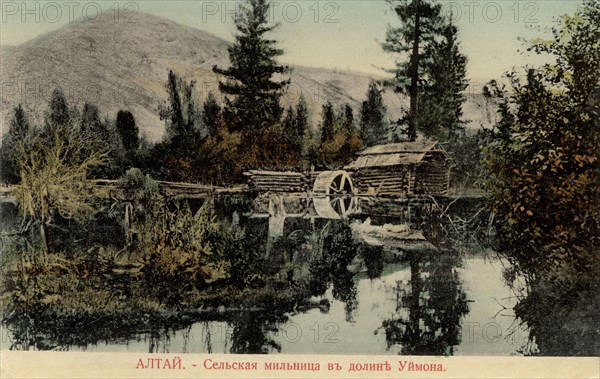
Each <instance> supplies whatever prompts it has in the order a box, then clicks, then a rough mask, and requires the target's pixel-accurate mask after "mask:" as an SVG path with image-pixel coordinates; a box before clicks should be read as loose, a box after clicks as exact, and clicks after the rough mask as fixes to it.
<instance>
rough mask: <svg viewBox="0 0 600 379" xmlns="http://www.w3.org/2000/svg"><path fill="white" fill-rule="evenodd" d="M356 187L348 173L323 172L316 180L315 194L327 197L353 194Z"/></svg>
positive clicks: (340, 171) (339, 171)
mask: <svg viewBox="0 0 600 379" xmlns="http://www.w3.org/2000/svg"><path fill="white" fill-rule="evenodd" d="M353 191H354V186H353V185H352V179H351V178H350V175H348V173H347V172H346V171H342V170H338V171H323V172H321V173H320V174H319V175H318V176H317V177H316V179H315V184H314V185H313V192H314V193H316V194H326V195H332V194H333V195H344V194H346V195H348V194H352V192H353Z"/></svg>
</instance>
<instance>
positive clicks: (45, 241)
mask: <svg viewBox="0 0 600 379" xmlns="http://www.w3.org/2000/svg"><path fill="white" fill-rule="evenodd" d="M47 222H48V220H47V217H46V215H45V214H42V217H41V219H40V237H41V238H42V247H43V249H44V253H46V254H47V253H48V251H49V248H48V225H47V224H46V223H47Z"/></svg>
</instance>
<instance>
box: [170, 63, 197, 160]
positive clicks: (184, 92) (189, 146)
mask: <svg viewBox="0 0 600 379" xmlns="http://www.w3.org/2000/svg"><path fill="white" fill-rule="evenodd" d="M195 85H196V82H195V81H193V80H192V81H191V82H190V83H189V84H188V83H186V82H185V81H184V80H183V79H182V78H181V77H179V76H178V75H177V74H176V73H174V72H173V71H172V70H169V75H168V80H167V84H166V88H167V93H168V94H169V100H168V105H166V106H165V105H163V106H161V107H160V109H159V115H160V117H161V119H162V120H165V137H164V138H165V143H166V144H167V145H168V146H169V148H170V149H172V150H173V153H174V154H175V155H176V154H180V155H185V154H190V153H191V152H192V151H194V149H195V148H196V147H197V146H198V144H199V143H200V141H201V139H202V134H203V128H204V125H203V123H202V113H201V110H200V107H199V106H198V104H197V101H196V90H195Z"/></svg>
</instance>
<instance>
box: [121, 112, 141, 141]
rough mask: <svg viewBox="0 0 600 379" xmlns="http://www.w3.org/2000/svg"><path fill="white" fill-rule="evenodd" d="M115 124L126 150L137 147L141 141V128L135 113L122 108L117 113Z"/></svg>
mask: <svg viewBox="0 0 600 379" xmlns="http://www.w3.org/2000/svg"><path fill="white" fill-rule="evenodd" d="M115 125H116V129H117V132H118V133H119V136H120V137H121V142H122V143H123V147H124V148H125V151H133V150H135V149H137V148H138V146H139V143H140V137H139V128H138V127H137V125H136V124H135V117H133V114H132V113H131V112H129V111H124V110H120V111H119V113H117V120H116V123H115Z"/></svg>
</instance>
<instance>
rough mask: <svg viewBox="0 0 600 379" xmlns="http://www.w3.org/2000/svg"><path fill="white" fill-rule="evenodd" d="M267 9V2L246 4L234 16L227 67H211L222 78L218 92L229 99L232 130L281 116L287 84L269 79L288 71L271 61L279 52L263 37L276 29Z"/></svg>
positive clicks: (253, 128) (254, 0) (266, 124)
mask: <svg viewBox="0 0 600 379" xmlns="http://www.w3.org/2000/svg"><path fill="white" fill-rule="evenodd" d="M269 9H270V3H269V2H268V1H267V0H247V1H246V4H245V5H243V6H242V7H241V8H240V10H239V12H238V13H237V14H236V17H235V26H236V28H237V35H236V36H235V42H234V44H233V45H232V46H231V47H229V59H230V61H231V67H229V68H227V69H222V68H219V67H217V66H214V67H213V71H214V72H215V73H217V74H220V75H223V76H225V78H226V80H225V81H224V82H220V83H219V89H220V91H221V92H223V93H224V94H225V95H229V96H232V97H233V98H230V97H228V98H227V99H226V107H227V108H228V111H227V112H226V114H227V115H230V119H229V120H228V122H229V123H230V124H231V125H229V127H230V129H231V130H233V131H240V130H250V131H252V132H254V131H256V130H257V129H262V128H266V127H270V126H272V125H274V124H276V123H277V122H279V120H280V119H281V115H282V113H283V110H282V108H281V105H280V103H279V100H280V98H281V95H282V93H283V90H284V89H285V87H286V86H287V85H288V84H289V82H290V81H289V79H288V80H282V81H275V80H274V79H273V76H274V75H276V74H286V73H288V72H289V68H288V67H287V66H281V65H279V64H277V62H276V61H275V59H276V58H277V57H278V56H281V55H282V54H283V50H281V49H278V48H276V47H275V43H276V41H275V40H272V39H268V38H266V37H265V34H266V33H268V32H270V31H272V30H273V29H275V27H276V26H277V25H270V24H269V14H270V13H269Z"/></svg>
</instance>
